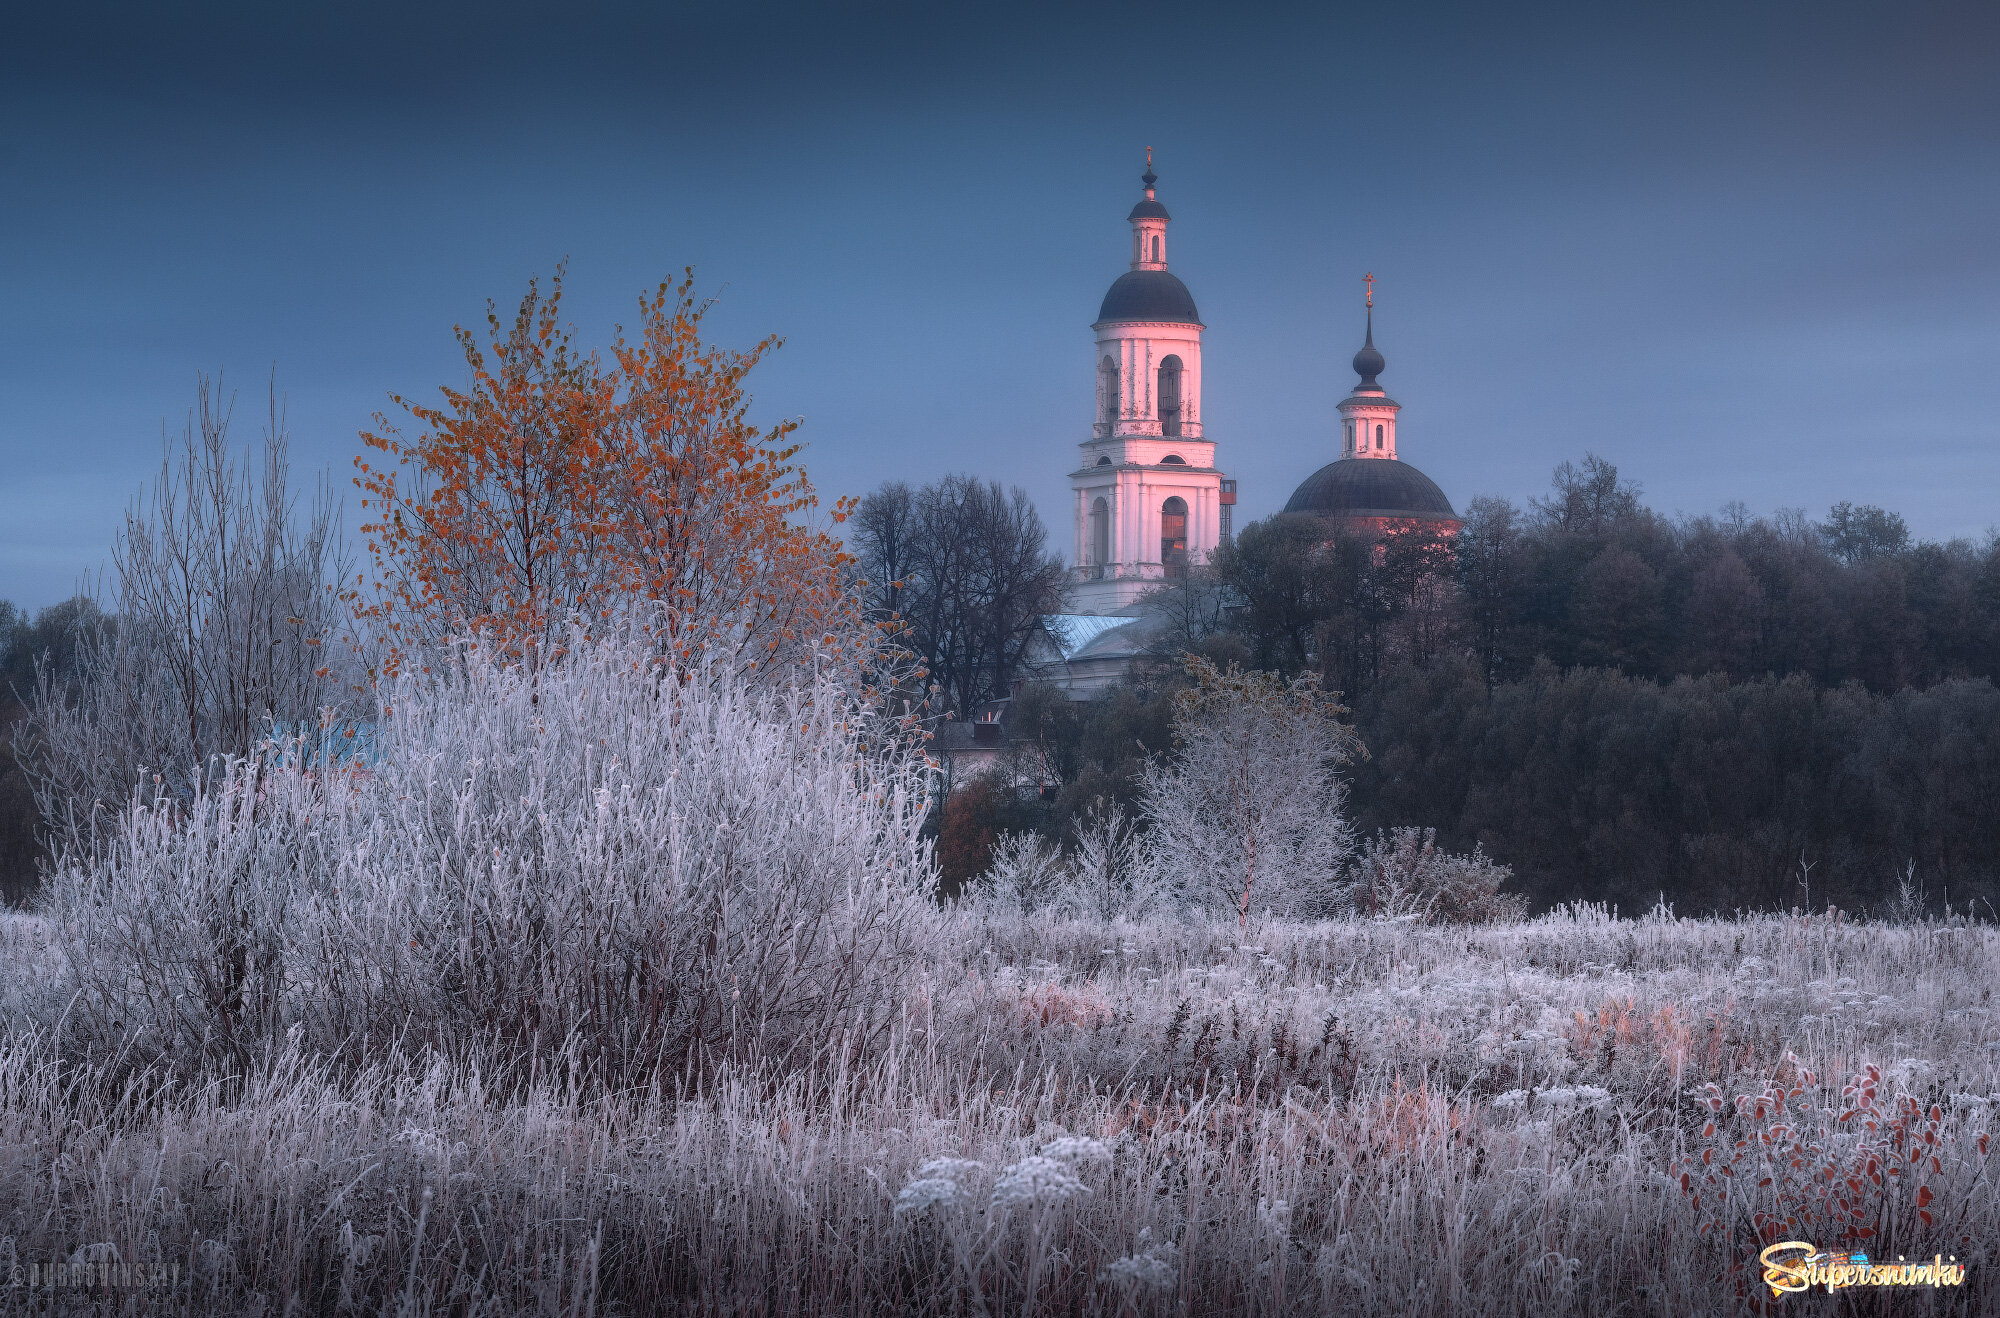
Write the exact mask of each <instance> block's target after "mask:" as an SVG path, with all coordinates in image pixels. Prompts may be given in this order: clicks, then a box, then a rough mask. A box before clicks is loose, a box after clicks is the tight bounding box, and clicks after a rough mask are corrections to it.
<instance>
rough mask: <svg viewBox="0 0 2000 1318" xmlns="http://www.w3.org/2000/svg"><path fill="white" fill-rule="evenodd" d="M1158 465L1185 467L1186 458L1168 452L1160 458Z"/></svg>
mask: <svg viewBox="0 0 2000 1318" xmlns="http://www.w3.org/2000/svg"><path fill="white" fill-rule="evenodd" d="M1160 465H1161V466H1162V467H1185V466H1187V459H1186V458H1184V457H1182V456H1181V455H1180V454H1178V453H1169V454H1167V456H1166V457H1164V458H1161V459H1160Z"/></svg>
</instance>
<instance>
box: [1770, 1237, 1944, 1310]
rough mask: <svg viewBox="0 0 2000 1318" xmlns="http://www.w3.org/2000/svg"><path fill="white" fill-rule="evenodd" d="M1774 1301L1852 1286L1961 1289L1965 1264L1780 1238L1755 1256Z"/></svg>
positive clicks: (1941, 1256) (1938, 1255)
mask: <svg viewBox="0 0 2000 1318" xmlns="http://www.w3.org/2000/svg"><path fill="white" fill-rule="evenodd" d="M1757 1261H1758V1262H1759V1263H1761V1264H1763V1265H1764V1284H1765V1285H1766V1286H1769V1287H1770V1288H1771V1296H1772V1298H1773V1299H1775V1298H1777V1297H1779V1296H1782V1295H1785V1294H1788V1293H1790V1292H1792V1291H1804V1290H1811V1289H1812V1288H1813V1287H1815V1286H1824V1287H1826V1291H1827V1294H1829V1295H1831V1294H1832V1293H1833V1292H1835V1291H1837V1290H1842V1289H1845V1288H1846V1287H1849V1286H1933V1287H1935V1286H1957V1285H1961V1284H1963V1283H1964V1281H1965V1265H1964V1264H1963V1263H1960V1262H1959V1261H1958V1256H1957V1255H1956V1254H1953V1255H1951V1256H1950V1257H1949V1258H1947V1257H1946V1256H1945V1255H1943V1254H1934V1255H1932V1256H1931V1258H1930V1261H1929V1262H1919V1263H1911V1262H1910V1261H1909V1260H1907V1259H1902V1258H1898V1259H1897V1260H1896V1261H1895V1262H1894V1263H1890V1262H1888V1261H1886V1260H1872V1259H1870V1258H1869V1257H1868V1256H1867V1255H1866V1254H1863V1253H1861V1252H1859V1251H1855V1252H1852V1253H1849V1252H1847V1251H1845V1250H1823V1249H1820V1248H1819V1247H1818V1246H1816V1245H1812V1244H1809V1243H1807V1242H1806V1241H1803V1240H1781V1241H1779V1242H1778V1243H1777V1244H1775V1245H1771V1246H1768V1247H1766V1249H1765V1250H1764V1252H1763V1253H1761V1254H1759V1255H1758V1256H1757Z"/></svg>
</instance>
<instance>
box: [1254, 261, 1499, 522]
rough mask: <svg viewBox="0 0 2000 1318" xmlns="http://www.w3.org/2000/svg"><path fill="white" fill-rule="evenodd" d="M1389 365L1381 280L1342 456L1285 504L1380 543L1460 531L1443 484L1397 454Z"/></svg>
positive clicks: (1346, 416) (1359, 356)
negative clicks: (1386, 383)
mask: <svg viewBox="0 0 2000 1318" xmlns="http://www.w3.org/2000/svg"><path fill="white" fill-rule="evenodd" d="M1386 365H1387V363H1386V362H1385V361H1383V359H1382V354H1381V353H1380V352H1379V351H1378V350H1377V349H1376V347H1375V276H1374V275H1372V274H1371V275H1369V276H1368V331H1367V338H1366V339H1365V340H1364V341H1363V343H1362V345H1361V351H1360V352H1357V353H1355V354H1354V373H1355V374H1356V375H1358V376H1360V377H1361V382H1360V383H1359V384H1357V385H1355V386H1354V392H1353V393H1351V394H1349V395H1348V396H1347V397H1346V398H1344V399H1342V400H1341V403H1340V418H1341V420H1340V445H1341V447H1340V458H1339V460H1338V461H1335V462H1329V463H1327V464H1326V465H1325V466H1324V467H1321V468H1320V469H1319V470H1318V471H1316V472H1314V473H1313V474H1312V475H1310V476H1308V477H1306V478H1305V480H1304V481H1303V482H1302V483H1301V484H1300V485H1299V488H1298V489H1296V490H1293V491H1292V497H1291V500H1290V501H1289V502H1287V503H1286V504H1285V511H1286V512H1288V513H1315V514H1317V515H1319V516H1320V517H1323V518H1325V519H1327V520H1328V521H1329V522H1332V523H1334V524H1335V525H1336V526H1338V527H1339V528H1340V529H1341V530H1342V531H1345V532H1347V533H1349V534H1355V535H1361V536H1365V537H1378V536H1381V535H1385V534H1387V533H1388V532H1391V531H1421V532H1428V533H1430V534H1433V535H1451V534H1453V533H1454V532H1456V531H1457V530H1458V528H1459V526H1460V525H1461V522H1460V521H1459V517H1458V514H1457V513H1456V512H1454V511H1452V507H1451V500H1450V499H1447V498H1446V497H1445V494H1444V491H1443V490H1441V489H1439V488H1438V487H1437V482H1436V481H1434V480H1432V479H1431V478H1430V477H1428V476H1426V475H1424V474H1423V473H1422V472H1421V471H1418V470H1417V469H1416V468H1415V467H1413V466H1411V465H1410V464H1409V463H1407V462H1404V461H1402V460H1401V459H1399V458H1398V457H1397V456H1396V414H1397V413H1398V412H1400V411H1402V410H1403V405H1402V404H1401V403H1398V402H1397V401H1396V400H1395V399H1393V398H1391V397H1389V395H1388V394H1387V393H1386V392H1385V391H1384V390H1383V388H1382V386H1381V385H1380V384H1379V383H1377V382H1376V379H1375V377H1376V376H1378V375H1380V374H1381V373H1382V370H1383V368H1384V367H1385V366H1386Z"/></svg>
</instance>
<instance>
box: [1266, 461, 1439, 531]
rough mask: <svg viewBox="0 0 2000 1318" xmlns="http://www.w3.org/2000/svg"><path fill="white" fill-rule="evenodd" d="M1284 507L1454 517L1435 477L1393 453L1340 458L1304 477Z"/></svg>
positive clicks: (1327, 512)
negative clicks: (1392, 454)
mask: <svg viewBox="0 0 2000 1318" xmlns="http://www.w3.org/2000/svg"><path fill="white" fill-rule="evenodd" d="M1285 511H1286V512H1288V513H1318V514H1320V515H1321V516H1322V517H1407V518H1416V519H1422V520H1426V521H1434V522H1435V521H1453V522H1455V521H1457V520H1458V514H1457V513H1456V512H1454V511H1452V507H1451V500H1450V499H1447V498H1445V497H1444V491H1443V490H1440V489H1439V488H1438V487H1437V482H1436V481H1434V480H1432V479H1431V478H1430V477H1428V476H1426V475H1424V474H1423V473H1422V472H1421V471H1418V470H1417V469H1416V468H1415V467H1412V466H1411V465H1410V464H1409V463H1407V462H1402V461H1398V460H1396V459H1394V458H1388V459H1384V458H1342V459H1341V460H1340V461H1338V462H1329V463H1328V464H1327V465H1326V466H1324V467H1321V468H1320V469H1319V470H1318V471H1316V472H1314V473H1313V474H1312V475H1310V476H1308V477H1306V478H1305V480H1304V481H1303V482H1301V483H1300V485H1299V488H1298V489H1296V490H1293V491H1292V497H1291V501H1290V502H1289V503H1287V504H1286V505H1285Z"/></svg>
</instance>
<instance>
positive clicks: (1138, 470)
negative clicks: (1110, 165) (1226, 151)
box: [1070, 148, 1236, 615]
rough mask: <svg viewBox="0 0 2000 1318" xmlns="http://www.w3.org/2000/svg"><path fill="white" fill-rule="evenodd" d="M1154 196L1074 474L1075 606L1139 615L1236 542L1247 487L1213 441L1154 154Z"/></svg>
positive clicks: (1102, 319) (1101, 338)
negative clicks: (1170, 252)
mask: <svg viewBox="0 0 2000 1318" xmlns="http://www.w3.org/2000/svg"><path fill="white" fill-rule="evenodd" d="M1142 181H1143V182H1144V184H1145V188H1146V195H1145V196H1144V197H1143V198H1141V199H1140V201H1139V204H1138V205H1136V206H1134V207H1133V208H1132V213H1131V214H1130V215H1128V216H1127V217H1126V219H1127V220H1128V221H1129V222H1130V223H1131V225H1132V264H1131V269H1129V270H1127V271H1126V272H1125V273H1124V274H1122V275H1120V276H1119V277H1118V280H1117V282H1115V283H1114V284H1112V285H1111V289H1110V291H1109V292H1107V293H1106V294H1105V295H1104V303H1103V305H1102V306H1101V307H1100V308H1099V309H1098V313H1097V323H1096V324H1094V325H1092V326H1091V328H1092V329H1093V330H1095V331H1096V335H1097V341H1096V349H1095V352H1094V354H1093V361H1094V363H1095V368H1096V377H1097V415H1096V418H1095V423H1094V424H1093V425H1092V427H1091V436H1090V438H1089V439H1087V440H1085V441H1084V442H1083V444H1082V445H1081V447H1082V449H1083V461H1082V464H1081V465H1080V466H1079V467H1078V469H1077V470H1076V471H1074V472H1072V473H1070V485H1071V487H1072V488H1073V489H1074V490H1075V492H1076V550H1075V559H1074V560H1073V561H1074V562H1075V563H1076V565H1077V566H1076V569H1075V573H1076V581H1075V584H1074V586H1073V589H1072V591H1071V599H1072V601H1073V602H1072V605H1071V607H1072V608H1073V609H1074V610H1075V611H1076V612H1078V613H1084V614H1100V615H1103V614H1116V613H1124V612H1131V611H1134V610H1133V605H1134V604H1135V603H1136V602H1137V600H1138V598H1139V597H1140V596H1141V595H1142V594H1144V593H1145V592H1146V591H1147V590H1149V589H1151V588H1152V587H1154V586H1156V585H1158V584H1159V583H1160V582H1161V581H1163V580H1165V579H1166V578H1168V577H1171V576H1175V575H1177V574H1179V573H1181V572H1184V571H1185V570H1186V569H1187V565H1188V564H1190V563H1199V562H1201V561H1203V560H1205V559H1206V558H1207V557H1208V556H1209V555H1210V554H1211V553H1213V552H1214V551H1215V547H1216V545H1217V544H1218V543H1219V542H1220V541H1221V540H1222V539H1223V538H1225V537H1226V536H1227V535H1228V532H1229V514H1230V511H1231V508H1230V505H1231V504H1233V503H1235V501H1236V496H1235V482H1233V481H1225V480H1224V479H1223V476H1222V473H1221V472H1220V471H1219V470H1217V469H1216V465H1215V445H1214V443H1212V442H1211V441H1210V440H1208V439H1207V438H1206V437H1205V436H1204V435H1203V433H1202V419H1201V415H1202V414H1201V332H1202V329H1203V328H1204V327H1203V325H1202V323H1201V317H1200V315H1199V314H1198V313H1197V312H1196V311H1195V307H1194V297H1193V295H1191V294H1190V293H1189V292H1188V290H1187V285H1186V284H1183V283H1182V282H1181V281H1180V280H1179V279H1177V278H1176V277H1175V276H1174V275H1173V274H1172V273H1170V272H1169V271H1168V269H1167V223H1168V220H1169V219H1170V218H1171V217H1170V216H1168V214H1167V208H1166V207H1165V206H1163V205H1161V204H1160V201H1159V198H1158V197H1157V196H1156V195H1155V193H1154V187H1153V185H1154V184H1155V183H1157V182H1158V181H1159V179H1158V177H1157V176H1156V175H1155V174H1154V173H1153V153H1152V150H1151V148H1148V149H1147V151H1146V172H1145V174H1144V176H1143V178H1142Z"/></svg>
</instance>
